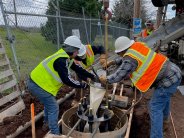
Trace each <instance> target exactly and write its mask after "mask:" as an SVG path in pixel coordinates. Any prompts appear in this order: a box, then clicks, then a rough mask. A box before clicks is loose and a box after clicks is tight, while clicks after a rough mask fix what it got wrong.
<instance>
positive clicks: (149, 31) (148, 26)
mask: <svg viewBox="0 0 184 138" xmlns="http://www.w3.org/2000/svg"><path fill="white" fill-rule="evenodd" d="M145 26H146V28H145V29H144V30H143V31H142V32H141V37H143V38H146V37H147V36H149V35H151V34H152V33H153V31H154V24H153V22H152V21H151V20H148V21H146V23H145Z"/></svg>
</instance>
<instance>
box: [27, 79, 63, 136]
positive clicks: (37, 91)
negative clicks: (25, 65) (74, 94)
mask: <svg viewBox="0 0 184 138" xmlns="http://www.w3.org/2000/svg"><path fill="white" fill-rule="evenodd" d="M27 85H28V89H29V91H30V92H31V93H32V95H34V96H35V97H37V98H38V100H39V101H40V102H41V103H42V104H43V105H44V121H45V122H48V125H49V129H50V131H51V133H52V134H57V135H59V134H60V130H59V126H58V115H59V105H58V104H57V102H56V99H55V97H54V96H53V95H51V94H50V93H48V92H46V91H45V90H43V89H42V88H40V87H39V86H38V85H37V84H36V83H34V82H33V81H32V80H31V79H29V80H28V81H27Z"/></svg>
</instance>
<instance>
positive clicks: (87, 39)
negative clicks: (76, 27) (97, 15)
mask: <svg viewBox="0 0 184 138" xmlns="http://www.w3.org/2000/svg"><path fill="white" fill-rule="evenodd" d="M82 13H83V19H84V27H85V30H86V38H87V43H88V44H89V37H88V30H87V25H86V18H85V13H84V7H82Z"/></svg>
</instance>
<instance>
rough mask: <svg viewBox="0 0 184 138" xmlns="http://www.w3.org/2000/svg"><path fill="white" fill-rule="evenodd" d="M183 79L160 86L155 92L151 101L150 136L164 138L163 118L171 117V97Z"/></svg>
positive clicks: (151, 137)
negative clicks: (169, 84)
mask: <svg viewBox="0 0 184 138" xmlns="http://www.w3.org/2000/svg"><path fill="white" fill-rule="evenodd" d="M180 82H181V80H179V81H178V82H176V83H174V84H173V85H172V86H170V87H165V88H164V87H158V88H156V89H155V91H154V92H153V95H152V98H151V100H150V102H149V112H150V119H151V132H150V138H163V120H164V119H168V118H169V114H170V99H171V96H172V95H173V93H175V92H176V89H177V86H179V84H180Z"/></svg>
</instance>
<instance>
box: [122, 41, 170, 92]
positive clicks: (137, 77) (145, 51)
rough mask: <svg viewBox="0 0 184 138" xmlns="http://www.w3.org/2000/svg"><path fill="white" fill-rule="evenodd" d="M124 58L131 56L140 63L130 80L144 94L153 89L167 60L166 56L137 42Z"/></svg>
mask: <svg viewBox="0 0 184 138" xmlns="http://www.w3.org/2000/svg"><path fill="white" fill-rule="evenodd" d="M124 56H130V57H132V58H134V59H135V60H137V61H138V67H137V69H136V70H135V71H134V72H133V73H132V74H131V75H130V79H131V80H132V82H133V84H134V85H135V87H136V88H137V89H139V90H140V91H142V92H146V91H147V90H148V89H149V88H150V87H151V85H152V84H153V82H154V81H155V79H156V78H157V76H158V74H159V72H160V70H161V69H162V66H163V64H164V63H165V61H166V60H167V57H166V56H164V55H162V54H160V53H156V52H154V51H153V50H151V49H150V48H149V47H147V46H146V45H145V44H144V43H141V42H135V43H134V44H133V45H132V46H131V47H130V48H129V49H128V50H127V52H126V53H125V54H124Z"/></svg>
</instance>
